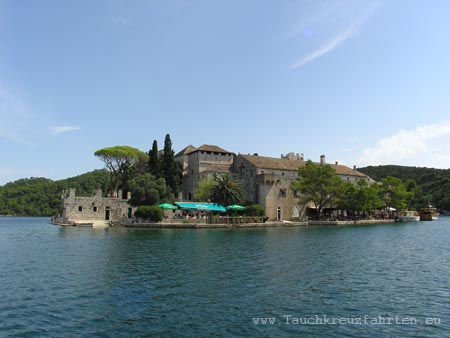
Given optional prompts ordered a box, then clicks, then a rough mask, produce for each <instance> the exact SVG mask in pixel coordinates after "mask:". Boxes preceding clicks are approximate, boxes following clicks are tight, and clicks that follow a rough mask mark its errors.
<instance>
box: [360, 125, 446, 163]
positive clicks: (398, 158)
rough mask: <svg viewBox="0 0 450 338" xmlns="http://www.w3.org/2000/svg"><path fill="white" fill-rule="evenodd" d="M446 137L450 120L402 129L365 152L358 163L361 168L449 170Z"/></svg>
mask: <svg viewBox="0 0 450 338" xmlns="http://www.w3.org/2000/svg"><path fill="white" fill-rule="evenodd" d="M444 136H450V121H445V122H443V123H439V124H430V125H426V126H422V127H417V128H416V129H413V130H400V131H399V132H398V133H396V134H394V135H392V136H389V137H386V138H383V139H381V140H379V141H378V142H377V144H376V145H375V146H373V147H370V148H366V149H364V150H363V153H362V155H361V156H360V157H359V158H358V159H357V163H358V165H359V166H366V165H382V164H398V165H415V166H428V167H436V168H448V167H450V155H447V154H448V148H449V145H450V144H448V143H447V141H448V140H447V139H446V138H444ZM439 141H440V142H439Z"/></svg>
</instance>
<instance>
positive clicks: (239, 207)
mask: <svg viewBox="0 0 450 338" xmlns="http://www.w3.org/2000/svg"><path fill="white" fill-rule="evenodd" d="M245 209H246V208H245V207H243V206H242V205H238V204H233V205H229V206H227V210H245Z"/></svg>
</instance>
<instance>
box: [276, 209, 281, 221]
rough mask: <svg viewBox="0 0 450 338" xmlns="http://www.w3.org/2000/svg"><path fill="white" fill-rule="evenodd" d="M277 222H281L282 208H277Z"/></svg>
mask: <svg viewBox="0 0 450 338" xmlns="http://www.w3.org/2000/svg"><path fill="white" fill-rule="evenodd" d="M277 221H281V207H278V208H277Z"/></svg>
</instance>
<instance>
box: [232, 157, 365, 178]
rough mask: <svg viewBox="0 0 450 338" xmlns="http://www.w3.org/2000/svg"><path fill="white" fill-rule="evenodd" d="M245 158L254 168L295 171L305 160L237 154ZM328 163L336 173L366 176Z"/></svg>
mask: <svg viewBox="0 0 450 338" xmlns="http://www.w3.org/2000/svg"><path fill="white" fill-rule="evenodd" d="M239 156H241V157H243V158H244V159H246V160H247V161H248V162H250V163H251V164H253V165H254V166H255V167H256V168H259V169H274V170H290V171H297V170H298V168H299V167H300V166H303V165H305V164H306V161H301V160H287V159H282V158H274V157H264V156H254V155H239ZM327 164H329V165H330V166H331V167H332V168H334V170H336V173H337V174H338V175H347V176H359V177H367V175H364V174H363V173H360V172H359V171H357V170H353V169H351V168H349V167H346V166H344V165H340V164H331V163H327Z"/></svg>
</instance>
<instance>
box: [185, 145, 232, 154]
mask: <svg viewBox="0 0 450 338" xmlns="http://www.w3.org/2000/svg"><path fill="white" fill-rule="evenodd" d="M196 151H210V152H215V153H222V154H232V153H231V152H229V151H227V150H225V149H222V148H220V147H218V146H214V145H209V144H203V145H201V146H200V147H198V148H194V149H193V150H191V151H189V152H187V153H186V154H189V153H193V152H196Z"/></svg>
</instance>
